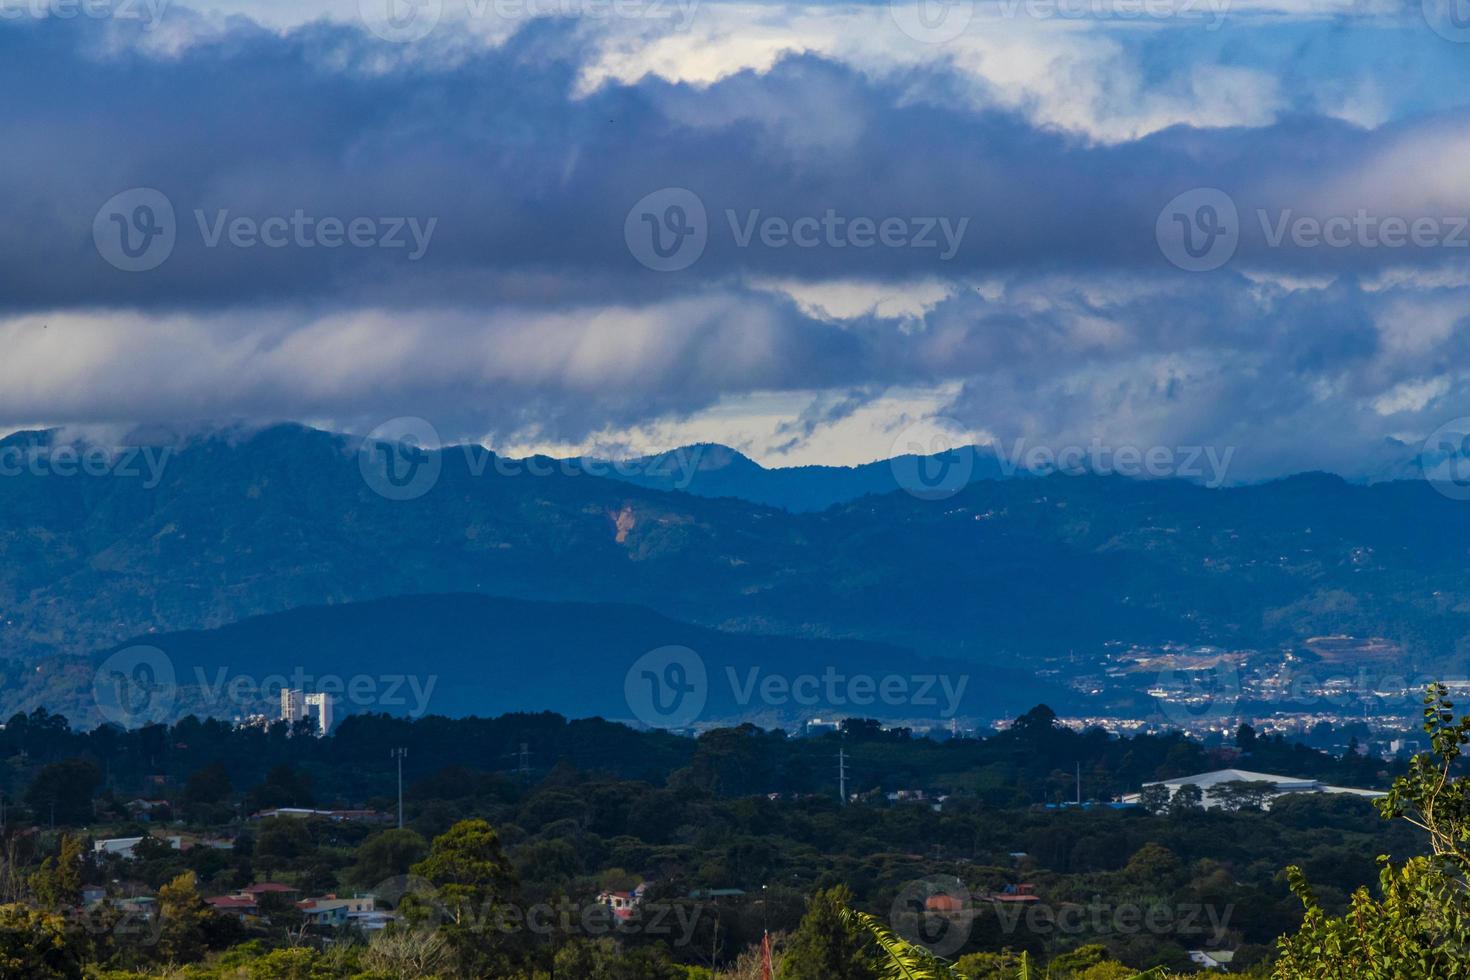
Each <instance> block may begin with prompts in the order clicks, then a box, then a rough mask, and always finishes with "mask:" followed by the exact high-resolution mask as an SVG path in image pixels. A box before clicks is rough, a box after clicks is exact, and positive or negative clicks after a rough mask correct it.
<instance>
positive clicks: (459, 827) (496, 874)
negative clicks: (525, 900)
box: [411, 820, 516, 924]
mask: <svg viewBox="0 0 1470 980" xmlns="http://www.w3.org/2000/svg"><path fill="white" fill-rule="evenodd" d="M411 870H412V873H413V874H414V875H417V876H418V877H420V878H423V879H424V880H426V881H428V882H429V883H430V884H431V885H433V886H434V888H435V890H436V893H437V898H438V900H439V902H440V903H441V904H442V905H443V907H444V910H445V911H446V912H447V913H448V915H449V917H450V918H451V919H452V920H453V921H454V922H456V923H460V924H464V923H468V922H469V921H471V920H472V919H473V918H474V917H475V916H476V915H482V916H486V915H489V914H491V913H492V912H493V911H494V907H495V906H496V905H497V904H498V903H500V902H503V901H506V900H507V899H509V898H510V896H511V892H512V890H513V889H514V887H515V883H516V879H515V873H514V871H512V870H511V866H510V861H508V860H507V859H506V857H505V852H504V851H503V850H502V849H501V847H500V837H499V835H497V834H496V833H495V828H493V827H491V826H490V824H489V823H487V822H486V821H484V820H461V821H460V822H459V823H457V824H455V825H454V826H453V827H450V828H449V830H448V831H446V832H445V833H443V834H441V835H440V836H438V837H435V838H434V843H433V845H432V846H431V847H430V849H429V856H428V857H426V858H424V859H423V860H422V861H420V862H419V863H418V864H415V865H414V866H413V868H412V869H411Z"/></svg>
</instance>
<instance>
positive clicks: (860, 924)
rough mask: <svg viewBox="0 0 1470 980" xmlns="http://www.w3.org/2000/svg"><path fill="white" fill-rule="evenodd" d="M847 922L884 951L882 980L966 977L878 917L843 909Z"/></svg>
mask: <svg viewBox="0 0 1470 980" xmlns="http://www.w3.org/2000/svg"><path fill="white" fill-rule="evenodd" d="M843 917H844V918H845V919H846V920H847V922H848V923H849V924H850V925H853V926H855V927H856V928H858V929H861V930H863V931H864V932H866V933H868V935H870V936H872V938H873V942H874V943H876V944H877V945H878V948H879V949H881V950H882V951H883V957H884V958H883V963H882V965H881V966H880V969H881V970H882V971H883V973H882V976H883V980H965V978H964V977H962V976H960V975H959V974H958V973H956V972H955V971H954V968H953V967H951V966H950V965H949V964H948V963H946V962H944V961H943V960H941V959H939V957H937V956H935V955H934V954H933V953H931V952H929V951H928V950H927V949H925V948H924V947H922V946H916V945H914V944H913V943H910V942H908V941H906V940H904V939H903V938H902V937H900V936H899V935H897V934H896V933H895V932H894V931H893V930H892V929H890V928H888V926H887V925H886V924H884V922H883V921H882V920H881V919H879V918H878V917H877V916H873V915H868V914H867V913H866V912H856V911H853V910H852V909H844V910H843Z"/></svg>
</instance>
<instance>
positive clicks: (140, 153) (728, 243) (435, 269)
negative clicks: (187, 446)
mask: <svg viewBox="0 0 1470 980" xmlns="http://www.w3.org/2000/svg"><path fill="white" fill-rule="evenodd" d="M130 30H131V28H130V27H129V26H128V25H125V24H113V25H109V34H110V36H113V37H117V36H123V38H124V40H123V41H122V42H115V43H111V44H106V45H104V44H103V43H102V42H101V41H100V40H99V37H98V30H97V28H96V27H95V25H90V24H87V23H85V22H68V21H43V22H38V23H31V22H22V23H18V24H5V25H3V26H0V86H3V90H4V91H5V92H6V93H7V95H8V98H7V100H6V106H5V108H4V109H3V110H0V113H3V117H4V120H5V128H6V132H7V136H8V140H7V142H8V144H9V147H10V148H11V149H10V152H7V154H6V155H5V156H4V158H3V160H0V177H3V179H4V181H5V184H6V186H7V188H8V189H9V193H8V194H7V195H6V196H5V198H4V200H3V201H0V294H3V296H4V298H5V302H6V303H7V304H8V305H9V306H10V307H11V308H13V309H15V308H26V307H41V306H54V305H146V306H149V307H152V308H160V307H175V308H184V309H196V310H198V309H207V308H217V307H225V306H230V305H235V304H240V303H251V302H259V301H270V302H280V301H289V300H302V301H308V302H313V303H323V304H327V305H334V304H337V303H340V302H341V301H342V300H343V299H344V298H347V297H350V298H351V301H352V302H356V303H369V304H375V305H401V306H409V307H413V306H422V305H425V304H465V305H470V306H473V305H476V304H482V303H487V302H505V301H506V300H507V299H509V300H511V301H526V302H533V303H534V302H548V301H551V302H557V303H561V302H566V301H568V300H580V301H588V302H601V301H608V300H612V299H617V298H624V299H635V298H639V297H647V296H651V295H662V294H665V293H666V292H667V291H668V290H669V289H671V288H672V289H679V288H696V287H698V286H700V285H701V284H704V283H708V282H710V281H720V280H721V279H723V278H725V277H729V276H732V275H736V274H769V275H783V276H790V277H797V278H823V277H831V276H842V275H846V276H863V277H868V278H882V279H897V278H904V277H911V276H915V275H940V276H959V275H966V274H973V273H976V272H980V271H995V270H1014V269H1027V270H1035V269H1038V268H1040V269H1046V268H1053V269H1122V270H1152V271H1160V270H1167V271H1173V270H1172V269H1171V267H1170V266H1168V264H1167V263H1166V262H1165V261H1164V258H1163V256H1162V255H1161V254H1160V250H1159V247H1158V245H1157V243H1156V240H1155V221H1156V218H1157V217H1158V215H1159V211H1160V208H1161V207H1162V206H1163V205H1164V204H1165V202H1166V201H1168V199H1169V198H1170V197H1172V196H1173V195H1175V194H1176V193H1179V192H1181V191H1186V190H1188V189H1190V188H1193V187H1198V186H1218V187H1222V188H1224V189H1225V190H1227V191H1228V192H1229V193H1230V194H1231V195H1232V196H1233V197H1234V199H1235V200H1236V202H1237V203H1238V204H1239V206H1240V211H1241V220H1240V244H1239V249H1238V252H1237V255H1236V258H1235V260H1234V261H1235V263H1237V264H1250V263H1256V264H1262V265H1268V266H1273V267H1275V266H1280V267H1286V268H1301V269H1318V268H1325V269H1340V268H1354V267H1367V266H1372V265H1376V264H1379V263H1382V262H1385V261H1390V260H1392V261H1396V262H1403V261H1409V262H1420V261H1429V260H1431V259H1433V260H1438V259H1439V258H1441V257H1443V256H1444V255H1446V254H1451V253H1449V252H1448V251H1447V250H1445V249H1436V250H1427V249H1423V248H1401V249H1398V250H1395V251H1391V252H1390V251H1388V250H1384V249H1381V248H1380V249H1377V250H1374V249H1365V248H1359V247H1356V246H1353V247H1348V248H1342V247H1318V248H1300V247H1295V248H1294V247H1291V241H1292V240H1293V239H1291V238H1288V240H1287V245H1286V246H1285V247H1275V248H1272V247H1269V245H1268V238H1269V234H1268V231H1269V228H1270V222H1267V221H1263V220H1257V218H1256V217H1255V216H1254V212H1253V209H1254V208H1256V207H1264V208H1268V209H1271V220H1272V221H1274V220H1275V219H1276V217H1277V212H1279V211H1280V210H1281V209H1286V208H1291V209H1293V213H1294V214H1297V215H1301V214H1309V213H1317V212H1322V211H1324V209H1325V211H1326V212H1327V213H1336V211H1337V210H1339V209H1347V208H1350V207H1369V208H1378V209H1379V210H1382V209H1384V208H1389V209H1393V213H1395V214H1400V213H1404V214H1408V215H1409V216H1410V217H1412V216H1415V215H1418V214H1420V213H1424V212H1426V209H1427V211H1428V213H1432V214H1438V213H1439V212H1438V211H1436V210H1434V207H1433V206H1434V205H1435V204H1437V203H1443V204H1445V205H1446V206H1448V205H1453V204H1457V203H1470V202H1464V201H1447V202H1433V201H1416V200H1412V199H1410V200H1405V199H1403V198H1395V197H1393V196H1392V195H1391V194H1390V195H1387V196H1386V195H1385V194H1384V189H1383V188H1379V187H1375V186H1366V185H1364V186H1356V189H1355V185H1354V183H1353V181H1354V180H1355V179H1356V177H1355V174H1356V169H1355V168H1357V167H1358V166H1359V165H1361V164H1362V163H1363V161H1365V160H1371V159H1372V157H1373V155H1374V154H1379V153H1383V152H1387V151H1389V150H1391V149H1392V148H1393V147H1395V146H1396V145H1398V144H1399V143H1400V142H1402V141H1412V140H1414V139H1420V140H1423V141H1426V146H1427V147H1431V148H1432V146H1433V144H1434V139H1435V138H1436V134H1437V133H1439V132H1441V131H1444V130H1449V131H1450V132H1451V133H1452V135H1453V134H1458V133H1460V132H1461V131H1462V129H1463V125H1464V121H1463V119H1458V118H1450V117H1444V118H1440V119H1436V120H1431V121H1430V122H1427V123H1420V124H1417V126H1416V127H1399V128H1397V129H1395V128H1388V129H1383V130H1379V131H1375V132H1372V133H1369V132H1366V131H1363V130H1360V129H1357V128H1355V127H1352V126H1350V125H1348V124H1346V123H1342V122H1338V121H1333V120H1325V119H1320V118H1298V119H1291V120H1288V121H1285V122H1282V123H1280V124H1277V125H1274V126H1270V127H1266V128H1262V129H1258V130H1244V129H1234V130H1210V131H1200V130H1193V129H1189V128H1187V127H1179V128H1175V129H1173V130H1168V131H1165V132H1161V133H1157V134H1155V135H1153V136H1150V137H1147V138H1145V139H1142V140H1138V141H1134V142H1128V143H1123V144H1119V145H1112V146H1102V145H1089V144H1085V143H1083V142H1082V141H1081V140H1080V139H1079V138H1077V137H1073V136H1068V135H1065V134H1062V133H1059V132H1056V131H1053V130H1048V129H1041V128H1037V127H1035V126H1033V125H1032V124H1030V123H1028V122H1027V121H1026V120H1025V119H1023V118H1022V117H1020V116H1017V115H1013V114H1007V113H1004V112H999V111H994V110H990V111H980V110H974V109H970V108H964V107H957V106H954V105H949V104H939V103H938V102H934V101H926V100H925V99H924V98H922V97H921V98H917V99H916V98H913V94H914V92H915V91H918V92H920V93H922V92H923V91H924V90H925V89H924V85H925V82H926V78H925V76H926V74H931V73H935V72H938V73H942V72H943V70H944V69H943V68H942V67H936V68H933V69H928V70H925V71H917V70H916V71H914V72H912V73H909V74H907V75H906V76H905V77H903V78H888V79H884V78H875V77H872V76H870V75H868V74H865V73H861V72H858V71H855V70H853V69H851V68H849V67H846V66H843V65H840V64H837V63H834V62H831V61H826V60H822V59H821V58H818V57H815V56H806V57H791V58H788V59H786V60H784V61H782V62H781V63H779V64H778V65H777V66H775V67H774V68H773V69H772V70H770V71H768V72H764V73H756V72H752V71H745V72H741V73H739V74H736V75H734V76H732V77H729V78H727V79H725V80H723V81H720V82H718V83H716V84H714V85H712V86H709V87H707V88H702V87H693V86H689V85H684V84H671V83H668V82H664V81H659V80H655V79H652V78H649V79H645V80H644V81H642V82H640V83H639V84H637V85H632V86H624V85H618V84H613V83H609V84H606V85H604V86H602V87H601V88H599V89H597V90H596V91H594V92H593V93H591V94H589V95H585V96H580V97H579V96H577V95H576V85H575V82H576V78H577V75H578V71H579V70H580V69H581V67H582V63H583V60H584V59H585V57H586V52H585V51H584V50H583V49H582V47H581V44H582V42H579V41H577V40H575V39H574V35H573V34H572V33H571V32H570V31H569V29H568V28H566V27H565V26H563V25H559V24H557V23H556V22H551V21H548V22H538V23H536V24H533V25H532V26H530V27H528V28H527V29H525V30H523V31H522V32H520V33H519V34H517V35H515V36H514V37H513V38H512V39H511V40H510V41H509V42H507V43H506V44H505V45H504V46H502V47H499V48H490V49H486V48H482V47H474V48H464V47H459V48H451V49H446V50H445V52H444V55H443V59H442V60H439V59H436V58H433V57H429V56H427V55H425V54H424V52H422V51H420V52H418V55H417V56H416V57H413V58H408V57H407V56H406V55H405V53H404V51H403V49H402V48H401V47H399V46H394V45H386V44H383V43H382V42H378V41H376V40H373V39H370V38H369V37H368V36H366V35H364V34H363V33H362V32H359V31H356V30H354V29H352V28H349V27H341V26H331V25H328V24H326V23H321V24H317V25H312V26H309V27H306V28H302V29H299V30H297V31H295V32H292V33H290V34H288V35H286V36H284V37H283V36H280V35H277V34H273V33H270V32H266V31H263V30H260V29H257V28H254V27H252V26H249V25H248V24H243V25H242V26H239V27H237V28H235V29H232V30H229V31H227V32H225V33H223V34H222V35H219V36H215V37H213V38H212V39H209V40H201V41H198V42H196V43H193V44H190V45H187V46H184V47H183V48H182V49H181V50H180V51H178V52H177V53H174V54H169V55H159V54H154V53H150V52H149V51H146V50H141V49H140V48H138V47H136V46H134V45H133V44H131V43H128V42H130V41H131V40H132V39H131V38H127V37H126V35H127V34H128V32H129V31H130ZM1424 162H1425V163H1426V164H1427V163H1428V161H1427V160H1426V161H1424ZM1404 177H1405V179H1413V177H1414V174H1413V173H1412V172H1407V173H1405V174H1404ZM1332 180H1339V181H1340V182H1341V183H1343V188H1344V189H1343V190H1342V193H1341V194H1339V195H1338V196H1337V197H1336V198H1335V199H1333V200H1323V199H1321V195H1320V193H1319V192H1320V188H1321V187H1322V186H1323V182H1324V181H1332ZM134 187H148V188H156V189H158V190H159V191H161V192H162V193H163V194H164V195H165V196H166V197H167V199H168V200H169V202H170V203H171V204H172V206H173V208H174V209H175V212H176V217H177V229H178V232H177V235H178V237H177V243H176V245H175V246H174V249H173V252H172V254H171V255H170V257H169V258H168V260H167V261H166V262H164V263H163V264H162V265H161V266H159V267H158V268H156V269H153V270H151V271H148V272H133V273H130V272H122V271H119V270H117V269H114V268H112V267H110V266H109V265H108V264H107V263H106V262H104V261H102V259H101V258H100V257H99V255H98V253H97V250H96V248H95V247H94V245H93V236H92V231H93V220H94V217H95V216H96V215H97V211H98V208H99V206H100V205H102V203H103V202H105V201H107V200H108V199H109V198H111V197H112V196H113V195H115V194H117V193H119V192H122V191H126V190H128V189H129V188H134ZM665 187H684V188H688V189H690V190H692V191H693V192H695V194H697V195H698V196H699V198H700V199H701V200H702V202H703V204H704V206H705V209H706V212H707V215H708V244H707V247H706V248H705V251H704V254H703V256H702V257H701V258H700V259H699V261H698V262H697V263H695V264H694V265H693V266H692V267H691V268H689V269H686V270H683V271H682V272H679V273H677V274H671V275H655V274H652V273H649V272H648V271H647V270H645V269H643V268H642V267H640V266H639V265H638V264H637V263H636V262H635V261H634V259H633V257H632V256H631V255H630V254H629V249H628V246H627V244H626V242H625V240H624V224H625V220H626V219H627V217H628V211H629V208H630V206H632V204H633V203H634V202H635V201H637V200H639V199H640V198H641V197H643V196H644V195H645V194H647V193H649V192H652V191H657V190H659V189H660V188H665ZM1355 194H1356V196H1355ZM1461 196H1464V195H1461ZM298 211H299V212H301V214H302V216H303V217H304V218H305V219H307V221H308V222H310V223H313V224H312V227H321V225H320V222H321V221H322V220H323V219H335V220H337V221H339V222H341V223H342V224H343V225H346V224H348V223H350V222H351V221H352V220H353V219H368V220H370V221H372V222H373V223H374V226H373V233H372V234H373V236H377V237H372V236H369V237H368V238H367V239H366V240H368V241H373V242H376V241H378V240H379V239H386V238H387V231H388V228H389V226H390V225H392V223H394V222H397V223H398V224H397V225H396V228H395V232H396V236H397V237H396V241H397V242H398V243H399V244H400V245H401V247H396V248H385V247H350V246H343V247H337V248H331V249H329V248H325V247H321V245H320V244H316V245H315V246H314V247H301V246H300V244H299V236H295V235H294V233H293V234H292V236H291V241H289V242H288V243H287V244H285V245H284V246H283V247H279V248H272V247H265V246H263V245H261V244H254V245H253V246H252V247H240V246H239V245H232V244H231V243H230V233H229V231H228V229H229V228H230V227H231V226H230V224H229V222H231V221H234V220H236V219H244V220H245V221H247V222H249V223H250V224H251V225H252V226H255V227H258V226H259V225H260V224H261V223H262V222H265V221H266V220H267V219H270V218H276V219H277V220H278V221H282V220H287V219H290V218H291V216H293V215H295V214H296V213H297V212H298ZM829 212H831V214H832V215H833V216H834V218H835V220H836V222H837V224H836V225H833V224H832V223H831V222H830V221H829V222H828V223H827V224H826V225H824V226H823V228H822V229H821V230H819V231H818V230H814V229H813V226H812V225H811V224H810V221H811V220H813V219H814V220H817V221H821V220H824V219H826V218H827V216H828V213H829ZM1348 213H1349V214H1350V213H1352V212H1351V210H1349V211H1348ZM802 218H807V219H809V224H808V228H807V229H806V230H807V238H806V239H805V240H806V241H814V242H816V244H814V245H810V246H802V245H798V244H795V243H792V242H791V238H792V237H793V235H792V234H791V228H790V226H791V225H792V224H793V223H794V222H796V221H797V220H798V219H802ZM854 219H867V220H870V221H872V222H874V223H875V224H876V223H881V222H882V221H883V220H884V219H893V220H896V221H898V222H900V223H901V224H902V228H901V229H900V227H899V225H894V226H893V227H894V234H893V236H892V241H895V242H902V244H898V245H892V244H884V243H883V242H874V238H875V237H876V236H875V235H874V233H873V232H872V231H871V230H870V231H869V232H868V233H867V235H866V239H865V240H866V241H867V242H869V243H870V244H866V245H863V244H862V241H863V239H862V238H861V237H860V238H858V239H854V238H853V235H854V231H853V225H852V224H851V223H852V222H853V221H854ZM772 220H774V221H775V222H776V224H775V225H774V226H773V225H771V221H772ZM431 222H432V224H431ZM834 227H835V229H836V231H835V236H834V232H833V230H832V229H833V228H834ZM783 228H785V229H786V230H785V231H784V232H783V231H782V229H783ZM415 232H417V233H418V234H417V239H418V240H417V242H416V241H415V234H414V233H415ZM423 232H428V234H427V235H425V234H423ZM211 235H214V236H218V237H217V238H216V239H215V240H216V241H217V242H218V244H217V245H216V246H215V247H207V245H206V243H207V242H208V241H209V240H210V238H211ZM313 235H315V232H314V231H309V232H308V233H307V239H306V240H308V241H310V240H311V238H312V236H313ZM338 237H339V238H340V237H341V235H340V233H339V235H338ZM247 241H248V240H247ZM420 246H421V247H420ZM416 253H421V254H416ZM948 253H952V256H949V257H947V258H946V256H947V255H948Z"/></svg>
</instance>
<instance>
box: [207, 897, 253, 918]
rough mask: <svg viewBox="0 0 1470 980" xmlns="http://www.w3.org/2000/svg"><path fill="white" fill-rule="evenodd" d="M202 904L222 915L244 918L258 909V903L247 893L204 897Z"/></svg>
mask: <svg viewBox="0 0 1470 980" xmlns="http://www.w3.org/2000/svg"><path fill="white" fill-rule="evenodd" d="M204 904H206V905H208V906H209V907H210V908H212V909H214V910H215V911H216V912H219V913H221V914H223V915H233V916H236V917H237V918H240V919H244V918H246V917H247V916H252V915H255V914H256V913H258V912H259V911H260V903H259V902H257V901H256V900H255V899H254V898H252V897H251V896H249V895H216V896H214V897H213V898H206V899H205V900H204Z"/></svg>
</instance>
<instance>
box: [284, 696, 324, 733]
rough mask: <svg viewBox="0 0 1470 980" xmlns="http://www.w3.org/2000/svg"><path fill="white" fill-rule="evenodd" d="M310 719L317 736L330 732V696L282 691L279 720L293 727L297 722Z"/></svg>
mask: <svg viewBox="0 0 1470 980" xmlns="http://www.w3.org/2000/svg"><path fill="white" fill-rule="evenodd" d="M306 718H312V719H313V720H315V721H316V729H317V734H318V735H325V734H327V732H329V731H331V730H332V696H331V695H330V694H307V693H306V692H305V691H292V690H283V691H282V692H281V720H282V721H285V722H287V723H288V724H291V725H295V724H296V723H297V722H298V721H302V720H304V719H306Z"/></svg>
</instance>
